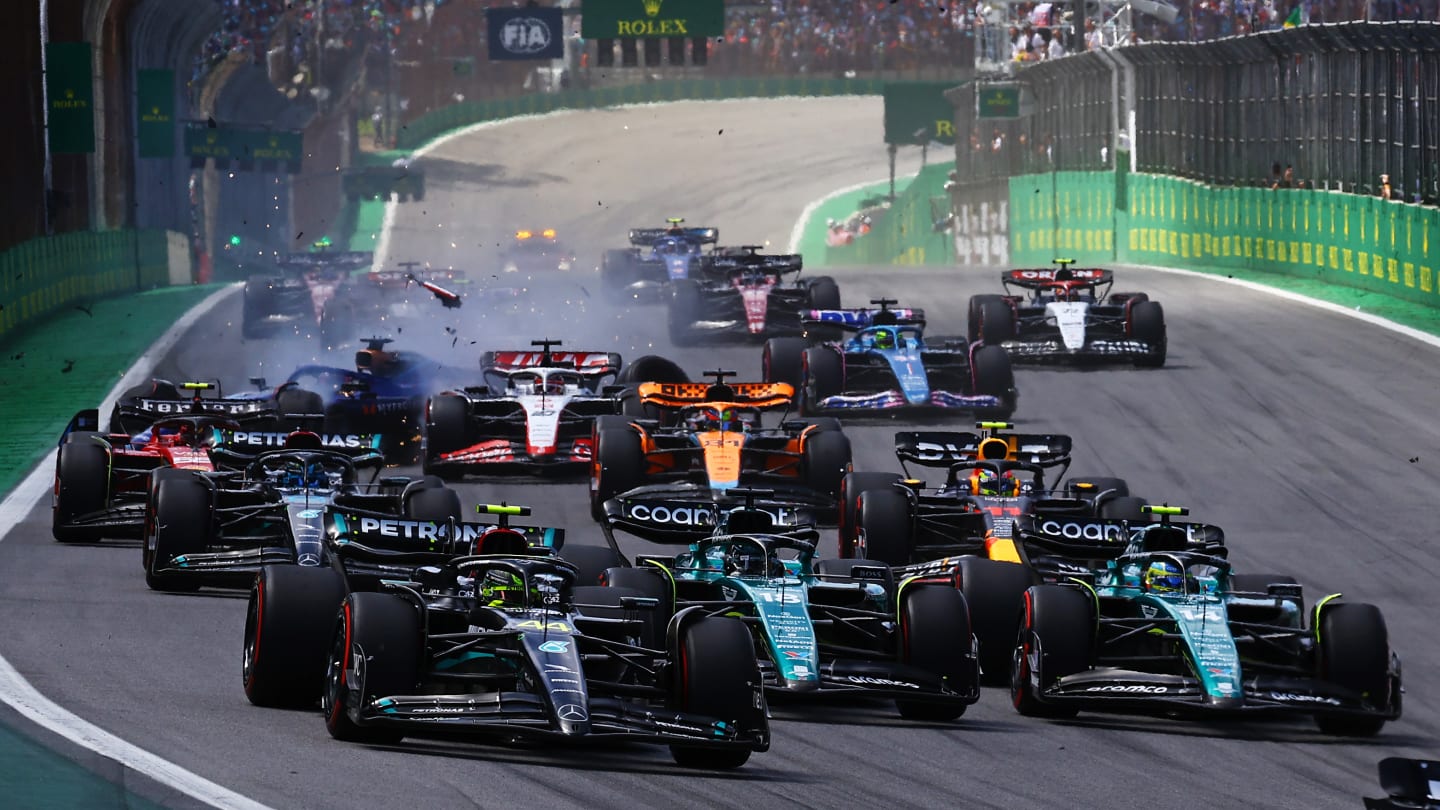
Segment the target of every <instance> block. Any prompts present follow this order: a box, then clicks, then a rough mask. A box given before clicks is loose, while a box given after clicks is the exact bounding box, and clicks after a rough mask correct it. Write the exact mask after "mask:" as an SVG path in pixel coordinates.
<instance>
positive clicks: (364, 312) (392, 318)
mask: <svg viewBox="0 0 1440 810" xmlns="http://www.w3.org/2000/svg"><path fill="white" fill-rule="evenodd" d="M398 267H399V269H397V270H371V271H370V272H368V273H356V274H353V275H351V276H350V277H348V278H347V279H346V280H345V282H344V283H343V284H341V285H340V286H338V287H336V289H335V291H334V295H332V296H331V298H330V300H329V301H328V302H326V304H325V308H324V310H323V311H322V312H321V313H320V328H319V334H320V344H321V345H322V346H324V347H327V348H334V347H336V346H341V345H344V344H346V343H349V342H351V341H353V340H355V339H356V338H358V337H359V336H360V335H362V334H365V333H367V332H369V333H372V334H373V333H374V332H375V331H377V330H379V331H386V332H392V333H395V332H398V333H401V334H406V336H407V337H413V336H416V335H420V334H422V332H424V331H425V330H426V328H427V327H430V331H431V332H432V333H434V334H433V335H432V336H438V335H439V329H436V328H434V327H435V326H443V322H444V318H443V314H444V312H445V311H446V310H450V309H459V308H460V307H461V306H463V305H464V303H465V300H466V297H467V296H468V295H469V294H470V293H469V292H468V289H469V287H470V286H471V283H470V279H469V277H468V276H466V274H465V273H464V272H463V271H460V270H455V269H453V268H450V269H436V268H427V267H422V266H421V264H420V262H399V263H398ZM407 329H408V330H409V332H408V333H406V332H405V330H407Z"/></svg>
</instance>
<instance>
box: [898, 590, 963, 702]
mask: <svg viewBox="0 0 1440 810" xmlns="http://www.w3.org/2000/svg"><path fill="white" fill-rule="evenodd" d="M970 634H971V631H970V609H969V608H968V607H967V606H966V604H965V597H964V596H963V595H961V593H960V592H959V591H957V590H955V589H954V588H951V587H948V586H945V585H921V586H918V587H915V588H913V589H911V590H909V591H908V592H906V593H905V594H904V596H903V601H902V603H901V605H900V639H901V640H900V650H899V653H900V661H901V663H905V664H909V665H911V666H914V667H919V668H921V669H924V670H926V671H928V672H932V673H934V674H936V675H939V676H940V677H942V678H944V679H945V680H946V682H947V683H948V684H949V686H950V688H951V689H952V690H954V691H956V692H961V693H969V692H971V691H972V690H974V689H975V687H976V685H977V683H976V677H977V674H978V673H976V671H975V662H974V661H973V660H972V659H971V658H970V643H969V642H970ZM895 707H896V708H897V709H899V710H900V716H901V717H904V718H905V719H907V720H928V721H931V722H941V721H946V720H954V719H956V718H957V717H959V716H961V715H962V714H964V713H965V704H963V703H926V702H922V701H909V700H897V701H895Z"/></svg>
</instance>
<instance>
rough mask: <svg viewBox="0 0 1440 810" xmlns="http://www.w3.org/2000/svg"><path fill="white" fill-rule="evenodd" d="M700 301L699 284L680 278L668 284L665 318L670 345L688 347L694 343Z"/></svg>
mask: <svg viewBox="0 0 1440 810" xmlns="http://www.w3.org/2000/svg"><path fill="white" fill-rule="evenodd" d="M701 299H702V295H701V292H700V284H699V283H698V282H696V281H695V280H693V279H688V278H681V279H676V280H675V281H673V282H671V283H670V303H669V306H668V307H667V309H666V315H665V317H666V322H667V323H668V324H669V326H670V342H671V343H673V344H675V345H676V346H688V345H690V344H692V343H694V342H695V321H696V320H698V319H699V318H700V311H701V306H702V301H701Z"/></svg>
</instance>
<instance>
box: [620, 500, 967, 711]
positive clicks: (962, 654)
mask: <svg viewBox="0 0 1440 810" xmlns="http://www.w3.org/2000/svg"><path fill="white" fill-rule="evenodd" d="M732 494H734V495H736V496H738V497H742V498H744V504H743V505H742V506H739V507H735V508H728V507H723V506H720V505H717V504H709V505H708V506H707V507H704V508H702V507H695V506H687V505H685V504H681V503H673V502H667V501H665V500H662V499H658V498H655V497H652V496H649V495H645V496H638V495H637V496H634V497H632V496H629V495H627V496H622V497H621V498H620V499H617V501H611V502H610V503H608V504H606V510H605V511H606V514H607V518H608V519H607V521H606V523H605V524H604V528H605V531H606V537H607V540H608V541H609V542H610V545H611V546H612V548H618V546H616V543H615V538H614V535H613V533H612V530H614V529H620V530H622V531H625V532H627V533H630V534H634V535H636V536H638V537H641V538H644V539H650V540H655V541H659V542H671V541H673V540H674V539H675V527H674V525H673V524H672V523H670V522H669V521H667V520H664V519H661V518H660V515H662V513H663V512H664V511H665V510H666V509H670V510H682V509H692V510H694V513H695V514H697V515H699V514H703V515H704V518H703V519H697V520H696V521H694V522H695V524H696V525H695V527H694V528H695V530H696V532H697V534H699V537H698V539H695V540H693V541H691V542H690V545H689V549H688V550H687V551H685V552H682V553H681V554H679V555H676V556H674V557H655V556H648V555H647V556H641V557H639V558H637V560H636V563H637V565H636V567H614V568H610V569H609V570H607V571H606V572H605V573H604V575H603V580H604V581H605V582H606V583H607V584H608V585H610V586H612V587H620V588H625V589H633V590H635V591H639V592H640V593H642V594H644V595H645V596H647V597H650V598H651V599H654V600H655V601H656V602H657V603H658V605H659V611H658V616H657V617H656V619H655V620H656V621H657V623H659V624H660V626H662V627H663V622H664V617H666V616H668V615H670V614H671V613H674V612H676V611H680V612H681V613H682V614H683V613H687V612H689V611H692V610H699V611H703V612H704V614H705V615H710V616H739V617H741V618H742V620H743V621H745V623H746V625H747V626H749V627H750V629H751V631H752V632H753V633H754V636H755V644H754V646H755V649H758V650H760V652H761V672H762V673H763V675H764V678H765V687H766V689H767V690H769V691H770V692H771V694H772V696H779V695H794V696H820V697H838V698H842V699H845V698H855V697H865V698H886V699H891V700H894V701H895V703H896V706H897V707H898V709H899V711H900V714H901V715H902V716H903V717H906V718H910V719H916V720H930V721H936V720H953V719H955V718H957V717H959V716H960V715H962V714H964V712H965V709H966V707H967V706H969V705H970V704H972V703H974V702H975V701H976V700H977V699H979V697H980V688H979V683H978V678H979V669H978V667H977V664H976V645H975V640H974V637H973V636H972V635H971V632H970V621H969V613H970V611H969V609H968V608H967V607H966V604H965V597H964V596H963V595H961V593H960V592H959V591H958V590H956V589H955V587H954V584H953V582H952V580H951V579H950V578H949V577H947V576H943V575H935V576H918V577H903V578H902V577H899V576H897V575H896V574H895V573H894V572H892V571H891V569H890V568H889V567H888V566H886V565H884V564H882V563H876V562H872V561H869V560H817V559H815V544H816V542H817V541H818V540H819V537H820V535H819V532H817V531H816V530H815V527H814V526H813V525H810V524H809V523H808V522H807V520H808V516H806V515H805V513H804V512H803V511H801V510H794V509H783V508H782V509H778V510H777V509H776V508H775V507H773V506H770V505H768V504H769V503H771V502H773V500H774V496H775V493H773V492H770V491H766V490H754V489H741V490H735V491H733V493H732ZM620 501H625V502H623V503H622V502H620ZM642 504H644V505H645V506H646V507H647V508H646V509H645V510H644V512H641V511H640V510H639V509H638V508H637V507H639V506H641V505H642ZM667 504H668V505H667ZM707 526H708V527H709V528H708V530H707V529H706V527H707ZM617 553H618V552H617Z"/></svg>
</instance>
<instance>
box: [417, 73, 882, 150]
mask: <svg viewBox="0 0 1440 810" xmlns="http://www.w3.org/2000/svg"><path fill="white" fill-rule="evenodd" d="M884 84H885V83H884V82H883V81H881V80H879V79H821V78H808V77H772V78H742V79H681V80H674V81H659V82H649V83H645V84H629V85H624V86H622V87H602V88H598V89H593V90H565V91H563V92H559V93H536V94H533V95H527V96H520V97H518V98H505V99H492V100H487V101H466V102H462V103H460V104H452V105H450V106H449V107H444V108H441V109H439V110H433V111H431V112H428V113H426V114H424V115H422V116H420V117H419V118H417V119H415V120H414V121H411V122H409V123H408V124H406V125H405V126H404V127H402V128H401V130H400V134H399V137H398V138H397V139H396V140H397V143H396V146H397V147H398V148H400V149H414V148H415V147H417V146H420V145H421V144H424V143H425V142H427V141H429V140H431V139H432V138H435V137H436V136H438V135H441V134H444V133H446V132H449V131H450V130H452V129H459V128H460V127H465V126H469V125H471V124H478V123H480V122H482V121H494V120H498V119H501V118H512V117H514V116H517V115H534V114H536V113H546V112H553V111H555V110H581V109H589V108H594V107H613V106H615V105H617V104H643V103H647V102H654V101H683V100H687V99H722V98H768V97H775V96H878V95H880V91H881V88H882V87H883V86H884Z"/></svg>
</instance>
